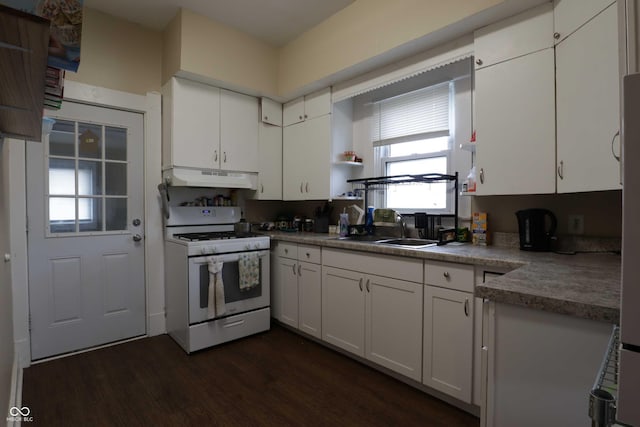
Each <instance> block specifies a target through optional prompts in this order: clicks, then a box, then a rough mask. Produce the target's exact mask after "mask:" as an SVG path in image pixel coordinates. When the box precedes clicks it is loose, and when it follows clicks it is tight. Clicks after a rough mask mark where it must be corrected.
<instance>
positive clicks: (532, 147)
mask: <svg viewBox="0 0 640 427" xmlns="http://www.w3.org/2000/svg"><path fill="white" fill-rule="evenodd" d="M554 81H555V75H554V63H553V49H545V50H543V51H539V52H536V53H532V54H529V55H525V56H522V57H519V58H516V59H512V60H510V61H506V62H502V63H500V64H496V65H493V66H490V67H487V68H483V69H480V70H478V71H476V101H475V105H476V139H477V142H476V156H477V162H476V174H477V194H478V195H497V194H536V193H554V192H555V91H554Z"/></svg>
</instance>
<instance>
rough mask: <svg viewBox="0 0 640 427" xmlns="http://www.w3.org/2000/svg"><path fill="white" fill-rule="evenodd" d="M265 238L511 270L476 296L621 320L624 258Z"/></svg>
mask: <svg viewBox="0 0 640 427" xmlns="http://www.w3.org/2000/svg"><path fill="white" fill-rule="evenodd" d="M266 234H268V235H269V236H270V237H271V238H272V239H273V240H280V241H287V242H294V243H302V244H309V245H319V246H323V247H330V248H337V249H348V250H355V251H362V252H371V253H377V254H387V255H395V256H404V257H413V258H420V259H427V260H437V261H449V262H457V263H463V264H474V265H482V266H485V267H489V268H490V267H499V268H502V269H512V270H511V271H509V272H508V273H506V274H504V275H502V276H499V277H496V278H493V279H491V280H490V281H488V282H486V283H484V284H477V285H476V287H475V296H477V297H480V298H488V299H490V300H493V301H495V302H499V303H506V304H516V305H521V306H525V307H531V308H534V309H538V310H544V311H549V312H553V313H560V314H567V315H571V316H576V317H581V318H585V319H591V320H597V321H603V322H608V323H618V321H619V317H620V278H621V276H620V263H621V257H620V255H616V254H613V253H579V254H576V255H561V254H556V253H551V252H527V251H521V250H519V249H512V248H507V247H497V246H486V247H485V246H473V245H471V244H468V243H464V244H459V243H450V244H448V245H444V246H430V247H427V248H422V249H411V248H401V247H393V246H386V245H377V244H371V243H366V242H353V241H345V240H338V238H337V236H336V235H329V234H319V233H304V232H302V233H287V232H279V231H271V232H267V233H266Z"/></svg>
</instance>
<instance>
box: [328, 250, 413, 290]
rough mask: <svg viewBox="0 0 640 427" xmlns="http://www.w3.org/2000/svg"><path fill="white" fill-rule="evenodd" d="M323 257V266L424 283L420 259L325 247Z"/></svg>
mask: <svg viewBox="0 0 640 427" xmlns="http://www.w3.org/2000/svg"><path fill="white" fill-rule="evenodd" d="M322 258H323V266H331V267H336V268H341V269H345V270H351V271H358V272H361V273H366V274H375V275H377V276H382V277H391V278H394V279H398V280H406V281H408V282H415V283H422V277H423V276H422V261H421V260H419V259H412V258H404V257H399V256H389V255H378V254H372V253H368V252H356V251H343V250H340V249H325V250H324V252H323V254H322Z"/></svg>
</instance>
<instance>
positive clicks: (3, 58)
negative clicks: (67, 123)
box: [0, 5, 49, 141]
mask: <svg viewBox="0 0 640 427" xmlns="http://www.w3.org/2000/svg"><path fill="white" fill-rule="evenodd" d="M48 49H49V21H48V20H46V19H43V18H39V17H37V16H34V15H29V14H26V13H23V12H20V11H18V10H15V9H12V8H9V7H5V6H1V5H0V75H1V76H3V78H2V79H1V80H0V134H6V135H7V136H17V137H23V138H28V139H29V140H32V141H40V140H41V139H42V109H43V107H44V85H45V72H46V69H47V55H48Z"/></svg>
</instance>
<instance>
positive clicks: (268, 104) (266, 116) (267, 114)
mask: <svg viewBox="0 0 640 427" xmlns="http://www.w3.org/2000/svg"><path fill="white" fill-rule="evenodd" d="M260 106H261V115H260V120H261V121H262V122H263V123H268V124H270V125H274V126H282V104H280V103H279V102H276V101H273V100H271V99H269V98H262V100H261V103H260Z"/></svg>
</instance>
